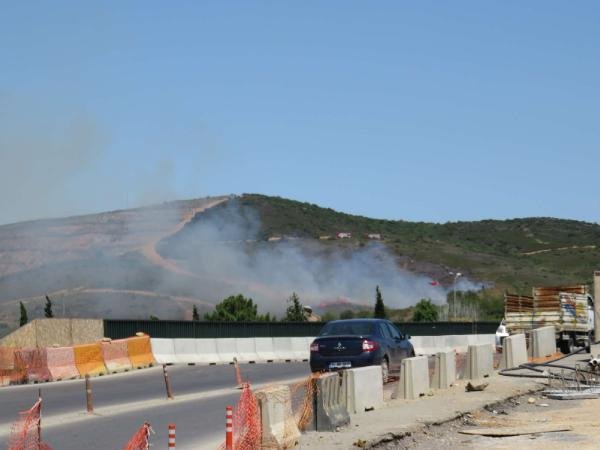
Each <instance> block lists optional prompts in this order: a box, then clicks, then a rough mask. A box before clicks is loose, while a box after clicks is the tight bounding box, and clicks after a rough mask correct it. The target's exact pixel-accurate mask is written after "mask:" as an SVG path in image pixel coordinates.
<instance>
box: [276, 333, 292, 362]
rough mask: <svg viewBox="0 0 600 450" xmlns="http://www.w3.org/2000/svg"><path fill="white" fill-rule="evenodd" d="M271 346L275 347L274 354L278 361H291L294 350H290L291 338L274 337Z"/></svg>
mask: <svg viewBox="0 0 600 450" xmlns="http://www.w3.org/2000/svg"><path fill="white" fill-rule="evenodd" d="M273 346H274V347H275V355H277V359H278V360H280V361H293V360H294V359H295V356H296V355H295V354H294V351H293V350H292V338H289V337H274V338H273Z"/></svg>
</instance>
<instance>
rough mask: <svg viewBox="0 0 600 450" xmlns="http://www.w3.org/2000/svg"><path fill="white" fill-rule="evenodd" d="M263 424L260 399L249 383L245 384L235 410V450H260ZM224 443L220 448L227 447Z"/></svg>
mask: <svg viewBox="0 0 600 450" xmlns="http://www.w3.org/2000/svg"><path fill="white" fill-rule="evenodd" d="M261 440H262V425H261V417H260V409H259V407H258V401H257V400H256V397H255V396H254V393H253V392H252V390H251V389H250V385H249V384H248V383H244V384H243V388H242V393H241V395H240V400H239V401H238V404H237V406H236V407H235V410H234V412H233V448H234V449H235V450H259V449H260V446H261ZM225 448H226V445H225V444H222V445H221V447H220V449H225Z"/></svg>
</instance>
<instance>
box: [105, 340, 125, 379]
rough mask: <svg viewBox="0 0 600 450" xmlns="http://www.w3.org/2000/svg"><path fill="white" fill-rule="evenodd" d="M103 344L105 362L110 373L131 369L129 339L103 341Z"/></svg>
mask: <svg viewBox="0 0 600 450" xmlns="http://www.w3.org/2000/svg"><path fill="white" fill-rule="evenodd" d="M101 345H102V357H103V358H104V364H105V365H106V368H107V369H108V371H109V372H110V373H115V372H123V371H127V370H130V369H131V361H130V360H129V354H128V353H127V339H119V340H116V341H110V342H102V343H101Z"/></svg>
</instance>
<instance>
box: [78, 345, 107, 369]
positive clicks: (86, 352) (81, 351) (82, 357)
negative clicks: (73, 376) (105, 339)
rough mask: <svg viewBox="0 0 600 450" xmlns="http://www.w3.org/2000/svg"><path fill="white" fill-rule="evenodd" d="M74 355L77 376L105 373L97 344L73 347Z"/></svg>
mask: <svg viewBox="0 0 600 450" xmlns="http://www.w3.org/2000/svg"><path fill="white" fill-rule="evenodd" d="M73 351H74V353H75V366H76V367H77V370H78V371H79V374H80V375H81V376H82V377H83V376H85V375H91V376H94V375H103V374H105V373H106V366H105V365H104V360H103V359H102V347H101V346H100V343H99V342H96V343H94V344H84V345H76V346H74V347H73Z"/></svg>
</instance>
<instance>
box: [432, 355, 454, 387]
mask: <svg viewBox="0 0 600 450" xmlns="http://www.w3.org/2000/svg"><path fill="white" fill-rule="evenodd" d="M455 381H456V352H455V351H454V350H449V351H445V352H438V353H436V354H435V368H434V371H433V377H432V378H431V387H432V388H434V389H448V388H449V387H450V386H452V385H453V384H454V382H455Z"/></svg>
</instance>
